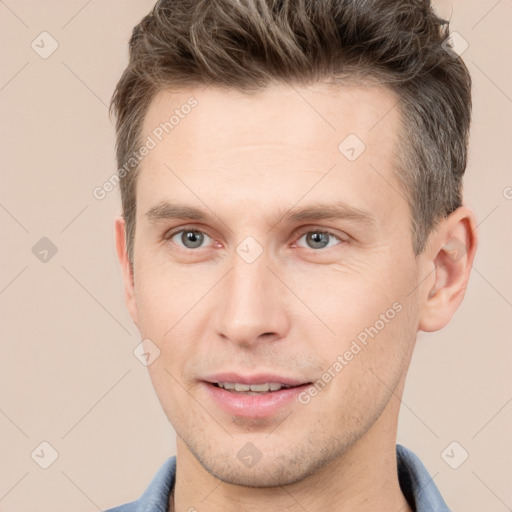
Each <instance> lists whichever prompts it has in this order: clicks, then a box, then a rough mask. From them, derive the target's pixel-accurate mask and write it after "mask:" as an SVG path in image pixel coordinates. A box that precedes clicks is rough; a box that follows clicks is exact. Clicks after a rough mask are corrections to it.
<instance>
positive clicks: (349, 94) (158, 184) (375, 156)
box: [137, 83, 401, 209]
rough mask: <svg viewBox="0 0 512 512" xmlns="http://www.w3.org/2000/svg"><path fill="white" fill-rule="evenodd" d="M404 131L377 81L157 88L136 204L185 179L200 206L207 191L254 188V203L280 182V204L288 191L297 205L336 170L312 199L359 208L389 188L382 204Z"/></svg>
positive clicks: (171, 190) (391, 98)
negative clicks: (245, 88) (334, 197)
mask: <svg viewBox="0 0 512 512" xmlns="http://www.w3.org/2000/svg"><path fill="white" fill-rule="evenodd" d="M400 133H401V118H400V115H399V111H398V108H397V97H396V95H395V94H394V93H393V92H392V91H390V90H389V89H387V88H384V87H379V86H353V85H351V86H345V85H343V86H327V85H325V84H320V83H319V84H315V85H312V86H309V87H298V86H289V85H282V84H280V85H275V86H271V87H268V88H266V89H264V90H262V91H260V92H258V93H255V94H245V93H242V92H239V91H236V90H233V89H216V88H214V87H197V88H190V89H187V90H181V91H161V92H160V93H158V94H157V95H156V96H155V97H154V98H153V101H152V102H151V104H150V106H149V109H148V111H147V114H146V117H145V120H144V127H143V136H142V140H147V138H148V137H149V138H151V139H152V140H153V142H154V148H153V149H152V150H151V151H150V152H149V153H148V154H147V156H145V158H144V161H143V162H142V164H141V171H140V175H139V177H138V182H139V184H138V185H137V188H138V190H137V201H138V202H139V201H142V202H143V203H145V204H144V205H141V206H143V207H145V206H151V205H153V204H156V203H158V202H159V201H160V200H166V199H167V197H166V196H173V194H175V191H176V190H177V188H178V187H179V188H181V189H182V190H183V191H185V189H184V187H183V185H184V184H185V183H187V184H188V185H190V186H189V187H188V188H189V189H193V190H189V191H188V192H186V191H185V192H186V194H187V195H188V198H190V199H192V200H193V201H194V202H195V203H196V204H198V200H197V199H198V198H200V197H208V195H210V196H211V192H212V191H213V190H215V192H216V193H218V192H222V191H223V192H226V197H227V194H228V193H229V197H232V198H237V194H239V197H242V196H243V194H244V193H246V192H247V191H250V192H251V197H254V206H255V207H256V206H257V204H256V203H257V201H258V197H257V196H258V192H260V193H261V196H263V194H265V192H267V194H266V195H267V197H268V196H269V194H268V193H269V192H270V191H272V190H274V191H275V189H276V187H277V188H279V187H281V186H282V188H283V190H282V193H281V198H282V200H283V201H285V202H286V200H287V193H289V194H288V195H289V197H288V199H290V200H292V199H293V200H295V201H296V200H298V199H299V198H300V196H301V195H302V193H301V190H304V189H307V188H311V185H312V184H313V183H315V182H316V181H318V179H319V178H320V177H321V176H322V175H325V174H327V173H328V171H329V170H330V169H333V168H334V170H333V172H330V173H328V174H329V176H328V177H327V178H326V179H325V180H323V182H322V183H321V184H320V185H315V186H314V187H313V188H315V191H312V192H311V194H310V195H314V193H315V192H319V193H320V191H322V190H323V192H329V193H331V194H334V193H336V194H338V192H339V195H343V194H345V195H346V196H348V195H349V196H351V199H352V201H351V202H352V204H354V206H356V207H358V204H357V203H358V201H359V203H360V205H359V206H365V205H363V203H364V202H365V201H364V197H363V196H364V195H366V196H367V198H370V199H371V197H370V196H371V194H372V193H374V192H375V190H376V189H383V188H384V189H385V188H387V189H389V188H390V184H391V187H392V188H393V187H394V188H395V191H392V190H384V192H385V194H384V195H383V194H382V193H380V192H379V193H378V194H377V195H375V200H379V197H377V196H380V201H381V202H382V201H383V200H385V199H386V197H385V196H386V195H391V196H393V195H396V189H398V188H399V184H398V182H397V181H396V176H395V175H394V170H395V167H396V159H395V147H396V143H397V140H398V138H399V137H400ZM180 181H181V183H180ZM386 183H387V184H386ZM189 192H193V193H195V194H190V193H189ZM194 195H195V198H194ZM274 199H278V197H277V196H276V195H275V194H274ZM342 199H347V197H345V198H342ZM226 201H227V200H226ZM221 204H222V201H221V202H220V203H219V207H220V206H221ZM226 204H227V203H226ZM259 206H263V204H262V203H260V204H259ZM376 206H377V205H376ZM141 209H142V208H141Z"/></svg>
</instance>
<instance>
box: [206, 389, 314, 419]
mask: <svg viewBox="0 0 512 512" xmlns="http://www.w3.org/2000/svg"><path fill="white" fill-rule="evenodd" d="M203 385H204V387H205V388H206V391H207V392H208V393H209V395H210V397H211V398H212V399H213V401H214V402H215V403H216V404H217V405H218V406H219V407H220V408H221V409H223V410H224V411H225V412H227V413H228V414H231V415H235V416H243V417H246V418H266V417H268V416H272V415H273V414H275V413H277V412H279V411H280V410H281V409H283V408H284V407H285V406H287V405H289V404H290V403H291V402H294V401H296V400H297V396H298V395H300V393H302V392H303V391H304V390H305V389H307V388H308V387H310V386H311V384H304V385H302V386H297V387H294V388H286V389H285V388H283V389H280V390H279V391H270V392H268V393H265V394H261V395H244V394H240V393H234V392H232V391H226V390H225V389H223V388H220V387H218V386H215V385H214V384H211V383H210V382H203Z"/></svg>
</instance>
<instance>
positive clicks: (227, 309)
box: [213, 252, 290, 347]
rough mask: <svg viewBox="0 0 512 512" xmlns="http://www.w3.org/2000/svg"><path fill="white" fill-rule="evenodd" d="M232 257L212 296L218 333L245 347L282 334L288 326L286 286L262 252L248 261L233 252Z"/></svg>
mask: <svg viewBox="0 0 512 512" xmlns="http://www.w3.org/2000/svg"><path fill="white" fill-rule="evenodd" d="M232 261H233V264H232V268H231V270H230V272H229V273H228V274H227V276H226V277H225V279H223V280H222V282H221V283H220V284H221V288H220V290H219V293H218V295H217V296H216V297H215V300H216V307H215V312H214V317H213V321H214V327H215V330H216V332H217V335H218V336H220V337H222V338H224V339H226V340H230V341H231V342H232V343H236V344H238V345H241V346H245V347H250V346H252V345H255V344H259V343H261V342H263V341H265V342H271V341H275V340H278V339H280V338H283V337H285V336H286V334H287V332H288V330H289V328H290V316H289V314H290V311H289V308H288V304H287V299H288V297H287V294H286V287H285V286H284V285H283V283H282V282H281V281H280V280H279V279H278V278H277V277H276V275H275V273H274V272H275V271H271V270H270V268H269V267H268V263H269V262H268V259H267V257H266V255H265V252H264V253H263V254H261V255H260V257H259V258H258V259H256V261H253V262H251V263H248V262H247V261H245V260H244V259H243V258H242V257H240V256H239V255H238V254H236V253H235V254H234V255H233V260H232Z"/></svg>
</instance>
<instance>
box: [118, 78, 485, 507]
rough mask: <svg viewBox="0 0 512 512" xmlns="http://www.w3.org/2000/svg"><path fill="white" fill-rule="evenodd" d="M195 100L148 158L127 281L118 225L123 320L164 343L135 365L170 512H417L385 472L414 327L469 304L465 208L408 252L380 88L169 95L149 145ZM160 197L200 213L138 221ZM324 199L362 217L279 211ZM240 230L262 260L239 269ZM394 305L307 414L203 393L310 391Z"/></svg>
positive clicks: (471, 249) (435, 324)
mask: <svg viewBox="0 0 512 512" xmlns="http://www.w3.org/2000/svg"><path fill="white" fill-rule="evenodd" d="M190 96H193V97H195V98H196V99H197V101H198V105H197V107H195V109H194V110H192V112H191V113H190V114H189V115H188V116H186V118H185V119H183V120H181V121H180V124H179V125H178V126H176V127H175V128H174V129H173V131H172V132H170V133H169V134H168V135H167V136H166V137H165V138H164V139H163V141H162V142H160V143H159V144H158V145H157V147H156V148H155V149H153V150H152V151H150V153H149V154H148V155H147V156H146V157H145V159H144V161H143V163H142V168H141V172H140V175H139V177H138V182H137V215H136V234H135V240H134V261H133V273H132V272H131V269H130V264H129V261H128V258H127V254H126V251H125V239H124V220H123V218H122V217H118V218H117V219H116V222H115V228H116V244H117V252H118V256H119V261H120V264H121V268H122V270H123V276H124V284H125V296H126V302H127V305H128V308H129V311H130V314H131V316H132V318H133V321H134V322H135V324H136V325H137V328H138V329H139V331H140V335H141V337H142V338H143V339H145V338H148V339H150V340H152V342H153V343H154V344H156V345H157V346H158V348H159V350H160V356H159V357H158V358H157V359H156V360H155V361H154V362H153V363H152V364H151V365H150V366H149V367H148V369H149V372H150V376H151V379H152V382H153V385H154V387H155V390H156V393H157V395H158V398H159V400H160V402H161V404H162V407H163V409H164V411H165V413H166V415H167V417H168V419H169V421H170V422H171V424H172V425H173V427H174V429H175V431H176V433H177V476H176V484H175V493H174V506H175V510H176V511H187V510H189V509H191V507H195V509H197V510H198V511H201V510H208V511H209V512H217V511H219V512H220V511H222V512H230V511H240V510H246V511H251V512H256V511H278V510H286V511H290V512H292V511H299V510H300V511H303V510H304V509H305V510H310V511H313V510H322V511H324V512H330V511H338V512H339V511H355V510H357V511H360V512H363V511H374V510H382V511H392V512H397V511H398V510H402V511H410V508H409V507H408V505H407V503H406V501H405V499H404V497H403V495H402V493H401V491H400V487H399V483H398V478H397V472H396V455H395V443H396V431H397V422H398V413H399V407H400V398H401V396H402V392H403V388H404V382H405V377H406V373H407V369H408V367H409V363H410V360H411V356H412V352H413V349H414V344H415V340H416V334H417V332H418V331H419V330H423V331H435V330H438V329H441V328H442V327H443V326H445V325H446V324H447V323H448V322H449V320H450V319H451V317H452V315H453V314H454V313H455V311H456V310H457V308H458V306H459V305H460V303H461V301H462V299H463V296H464V292H465V288H466V284H467V281H468V278H469V274H470V270H471V264H472V261H473V258H474V254H475V250H476V235H475V219H474V215H473V213H472V212H471V211H470V210H469V209H468V208H467V207H461V208H459V209H458V210H456V211H455V212H453V213H452V214H451V215H450V216H449V217H448V218H446V219H444V220H443V221H442V222H441V223H440V224H439V226H438V228H437V230H435V231H434V232H433V233H432V234H431V236H430V238H429V241H428V244H427V247H426V249H425V250H424V251H423V253H422V254H420V255H419V256H415V255H414V252H413V248H412V236H411V230H410V222H411V218H410V212H409V208H408V205H407V204H406V201H405V200H404V198H403V196H402V194H404V192H401V187H400V184H399V182H398V180H397V177H396V175H395V174H394V173H393V168H394V166H395V160H394V157H393V147H394V144H395V143H396V140H398V137H400V136H403V135H402V131H401V118H400V114H399V112H398V109H396V108H392V107H393V105H394V104H395V102H396V101H397V98H396V97H395V96H394V95H393V93H392V92H390V91H389V90H387V89H385V88H381V87H377V86H373V87H362V86H360V87H354V86H350V87H349V86H338V87H337V88H332V87H328V86H327V85H324V84H315V85H314V86H311V87H300V88H299V87H294V88H292V87H290V86H286V85H274V86H272V87H269V88H267V89H265V90H264V91H262V92H259V93H257V94H255V95H252V96H249V95H244V94H242V93H239V92H236V91H234V90H229V91H227V90H218V89H214V88H213V87H208V88H206V89H205V88H191V89H187V90H181V91H173V92H170V91H164V92H161V93H159V94H158V95H157V96H156V97H155V98H154V99H153V102H152V103H151V106H150V108H149V110H148V113H147V116H146V118H145V124H144V133H143V138H145V137H146V136H147V135H149V134H151V131H152V130H153V129H154V128H155V127H156V126H158V125H159V124H160V123H161V122H162V121H164V120H165V119H168V118H169V116H170V114H172V111H173V110H174V109H175V108H179V106H180V105H183V104H184V103H186V101H187V99H188V98H189V97H190ZM305 100H307V101H305ZM386 113H387V114H386ZM326 121H327V122H326ZM350 133H354V134H357V136H358V137H359V138H360V139H361V140H362V141H363V142H364V144H365V145H366V149H365V151H364V152H363V153H362V154H361V155H360V156H359V157H358V158H357V159H356V160H355V161H353V162H351V161H349V160H348V159H347V158H345V156H344V155H343V154H341V153H340V151H339V150H338V145H339V144H340V142H341V141H342V140H343V139H344V138H345V137H346V136H347V135H348V134H350ZM163 201H168V202H170V203H180V204H186V205H189V206H193V207H197V208H200V209H202V210H204V211H205V212H206V213H207V214H209V215H210V216H211V217H210V218H208V219H206V220H204V221H197V220H192V221H191V220H187V219H168V218H167V219H166V218H164V219H159V220H153V221H151V220H150V219H149V218H148V216H147V215H146V212H148V211H149V210H150V209H151V208H152V207H154V206H155V205H158V204H159V203H161V202H163ZM336 201H343V202H344V203H346V204H347V205H349V207H352V208H358V209H359V210H364V211H366V212H367V213H368V214H369V215H371V216H372V218H373V220H372V222H363V221H360V220H357V219H351V218H336V219H323V220H312V221H310V220H305V221H300V222H291V221H288V220H286V218H285V217H282V216H283V214H285V213H289V212H290V211H295V210H296V209H298V208H299V207H303V206H307V205H313V204H318V203H333V202H336ZM280 219H281V220H280ZM185 228H187V229H195V230H199V231H201V232H202V233H204V234H205V235H204V238H203V242H202V245H200V247H199V248H187V246H185V245H184V242H183V238H182V237H181V235H182V233H178V235H177V236H176V235H174V236H168V237H167V239H166V235H169V234H171V235H172V234H173V233H176V232H178V231H179V230H180V229H185ZM318 229H320V230H327V231H329V232H330V233H332V234H333V236H328V237H327V238H326V239H323V241H324V245H326V247H319V245H318V243H317V244H316V245H315V240H316V241H317V242H318V238H317V239H314V238H313V240H312V239H311V233H313V234H314V233H316V232H317V231H318ZM308 233H309V235H308ZM247 236H252V237H253V238H254V239H255V240H256V241H257V242H258V244H259V246H260V247H261V249H262V251H263V252H262V253H261V255H260V256H259V257H258V258H257V259H256V260H255V261H254V262H252V263H248V262H246V261H245V260H244V259H243V258H242V257H240V256H239V254H238V253H237V252H236V248H237V246H238V245H239V244H240V243H241V242H242V241H243V240H244V239H245V238H246V237H247ZM454 239H457V240H458V241H460V242H461V243H462V244H463V245H464V246H465V251H463V254H462V257H460V254H461V253H460V252H459V253H458V255H459V257H453V252H450V251H451V249H453V243H454ZM186 242H187V240H186V239H185V243H186ZM200 243H201V239H200V241H199V244H200ZM320 245H321V244H320ZM459 245H460V244H459ZM394 303H399V304H400V305H401V307H402V309H401V311H400V312H399V313H397V314H396V316H395V317H394V318H393V319H392V320H391V321H389V322H388V323H386V325H385V327H384V328H382V329H381V330H380V331H379V332H378V334H377V335H376V336H375V337H374V338H373V339H371V340H370V341H369V342H368V344H367V345H366V346H365V347H364V349H363V350H361V351H360V352H359V353H358V354H357V355H356V356H354V357H353V359H352V360H351V361H350V362H349V363H348V364H346V366H344V367H343V370H342V371H340V372H339V373H337V374H336V376H335V377H334V378H332V379H331V381H330V382H329V383H328V385H326V386H325V388H324V389H323V390H322V391H321V392H319V393H318V394H317V396H315V397H313V398H312V399H311V401H310V402H309V403H308V404H306V405H303V404H300V403H298V402H295V401H294V402H293V403H292V404H291V405H288V406H286V407H284V408H283V409H282V410H280V411H279V412H278V413H276V414H275V415H274V416H271V417H270V418H264V419H259V420H256V419H246V418H242V417H236V416H230V415H229V414H227V413H225V412H224V411H223V410H221V409H219V408H218V407H217V406H216V405H215V404H214V403H213V402H212V401H211V400H210V399H209V397H208V395H207V393H206V392H205V389H204V385H203V384H201V380H202V378H203V377H204V376H206V375H207V374H212V373H217V372H224V371H234V372H238V373H241V374H254V373H256V372H258V373H259V372H273V373H277V374H281V375H286V376H290V377H295V378H298V379H300V380H303V381H305V382H316V381H318V380H319V379H321V378H322V374H323V373H324V372H325V371H326V370H327V369H328V368H329V367H332V365H333V363H334V362H335V361H336V358H337V356H338V355H340V354H343V353H344V352H346V350H347V349H349V348H350V346H351V343H352V341H353V340H354V339H355V338H356V336H357V335H358V334H359V333H360V332H361V331H363V330H364V329H365V328H367V327H370V326H373V325H374V324H375V322H376V320H378V319H379V317H380V315H381V314H383V313H385V312H386V311H387V310H389V309H390V308H391V307H392V305H393V304H394ZM247 442H251V443H253V444H254V445H255V446H256V447H257V449H258V450H259V451H260V452H261V454H262V457H261V459H260V460H259V461H258V462H257V463H256V464H255V465H254V466H252V467H246V466H245V465H244V464H242V463H241V462H240V460H239V459H238V458H237V453H238V451H239V450H240V449H241V448H242V447H243V446H244V445H245V444H246V443H247Z"/></svg>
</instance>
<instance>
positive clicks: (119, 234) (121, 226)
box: [114, 216, 137, 325]
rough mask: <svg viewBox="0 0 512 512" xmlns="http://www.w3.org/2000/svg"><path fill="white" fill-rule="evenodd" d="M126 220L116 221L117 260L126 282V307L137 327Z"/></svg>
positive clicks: (120, 218) (121, 218) (119, 219)
mask: <svg viewBox="0 0 512 512" xmlns="http://www.w3.org/2000/svg"><path fill="white" fill-rule="evenodd" d="M125 224H126V222H125V220H124V218H123V217H122V216H118V217H116V219H115V223H114V229H115V243H116V252H117V258H118V260H119V265H120V267H121V271H122V275H123V282H124V297H125V301H126V306H127V307H128V311H129V313H130V316H131V317H132V320H133V321H134V323H135V325H137V303H136V300H135V285H134V279H133V271H132V268H131V264H130V260H129V258H128V254H127V252H126V232H125Z"/></svg>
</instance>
